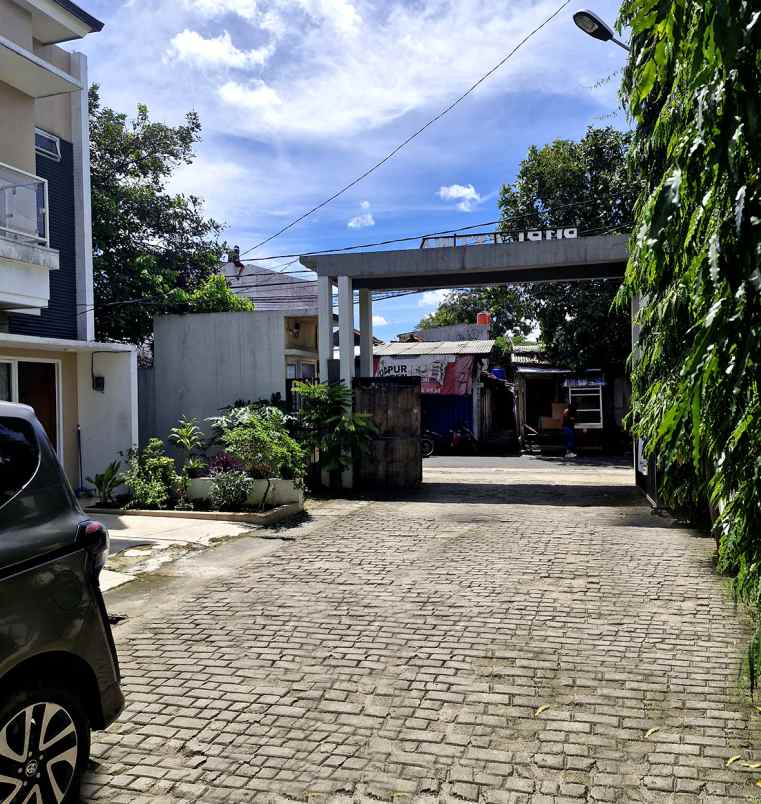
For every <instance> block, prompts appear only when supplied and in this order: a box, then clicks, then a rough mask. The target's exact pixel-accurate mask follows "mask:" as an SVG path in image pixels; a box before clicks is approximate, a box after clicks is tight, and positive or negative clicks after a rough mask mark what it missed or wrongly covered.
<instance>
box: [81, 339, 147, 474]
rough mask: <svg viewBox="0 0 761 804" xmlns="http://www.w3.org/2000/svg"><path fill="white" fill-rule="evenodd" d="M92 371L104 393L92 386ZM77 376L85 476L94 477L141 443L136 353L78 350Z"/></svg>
mask: <svg viewBox="0 0 761 804" xmlns="http://www.w3.org/2000/svg"><path fill="white" fill-rule="evenodd" d="M93 372H94V373H95V375H97V376H99V377H103V378H104V380H105V388H104V390H103V392H101V391H96V390H94V389H93V387H92V386H93V383H92V375H93ZM76 379H77V398H78V403H79V410H78V413H79V416H78V424H79V426H80V428H81V433H82V464H83V476H84V477H85V478H87V477H94V476H95V474H96V473H99V472H102V471H103V470H104V469H105V468H106V466H108V464H109V463H111V461H113V460H116V459H118V458H119V453H120V452H123V453H125V454H126V453H127V451H128V450H129V449H130V448H131V447H136V446H137V445H138V415H137V352H136V351H131V352H78V353H77V355H76ZM75 430H76V424H75ZM88 485H90V484H88Z"/></svg>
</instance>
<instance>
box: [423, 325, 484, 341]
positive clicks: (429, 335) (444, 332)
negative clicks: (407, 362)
mask: <svg viewBox="0 0 761 804" xmlns="http://www.w3.org/2000/svg"><path fill="white" fill-rule="evenodd" d="M489 329H490V327H489V325H488V324H450V325H449V326H446V327H431V328H430V329H416V330H415V335H417V336H418V337H419V338H422V340H424V341H426V342H427V341H488V340H489Z"/></svg>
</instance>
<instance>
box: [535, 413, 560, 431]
mask: <svg viewBox="0 0 761 804" xmlns="http://www.w3.org/2000/svg"><path fill="white" fill-rule="evenodd" d="M540 421H541V424H542V430H560V429H561V427H562V426H563V420H562V419H555V418H553V417H552V416H542V418H541V419H540Z"/></svg>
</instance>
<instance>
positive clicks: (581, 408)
mask: <svg viewBox="0 0 761 804" xmlns="http://www.w3.org/2000/svg"><path fill="white" fill-rule="evenodd" d="M568 392H569V394H570V401H571V402H573V404H574V405H575V406H576V426H577V427H579V428H580V429H582V430H584V429H587V430H602V387H601V386H581V387H579V388H569V389H568Z"/></svg>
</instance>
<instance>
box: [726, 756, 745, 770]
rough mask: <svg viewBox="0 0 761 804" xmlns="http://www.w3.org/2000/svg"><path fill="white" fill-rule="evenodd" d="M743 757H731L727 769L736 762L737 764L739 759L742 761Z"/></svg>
mask: <svg viewBox="0 0 761 804" xmlns="http://www.w3.org/2000/svg"><path fill="white" fill-rule="evenodd" d="M742 757H743V755H742V754H736V755H735V756H733V757H730V758H729V759H728V760H727V767H729V766H730V765H732V764H734V763H735V762H737V760H738V759H742Z"/></svg>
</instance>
